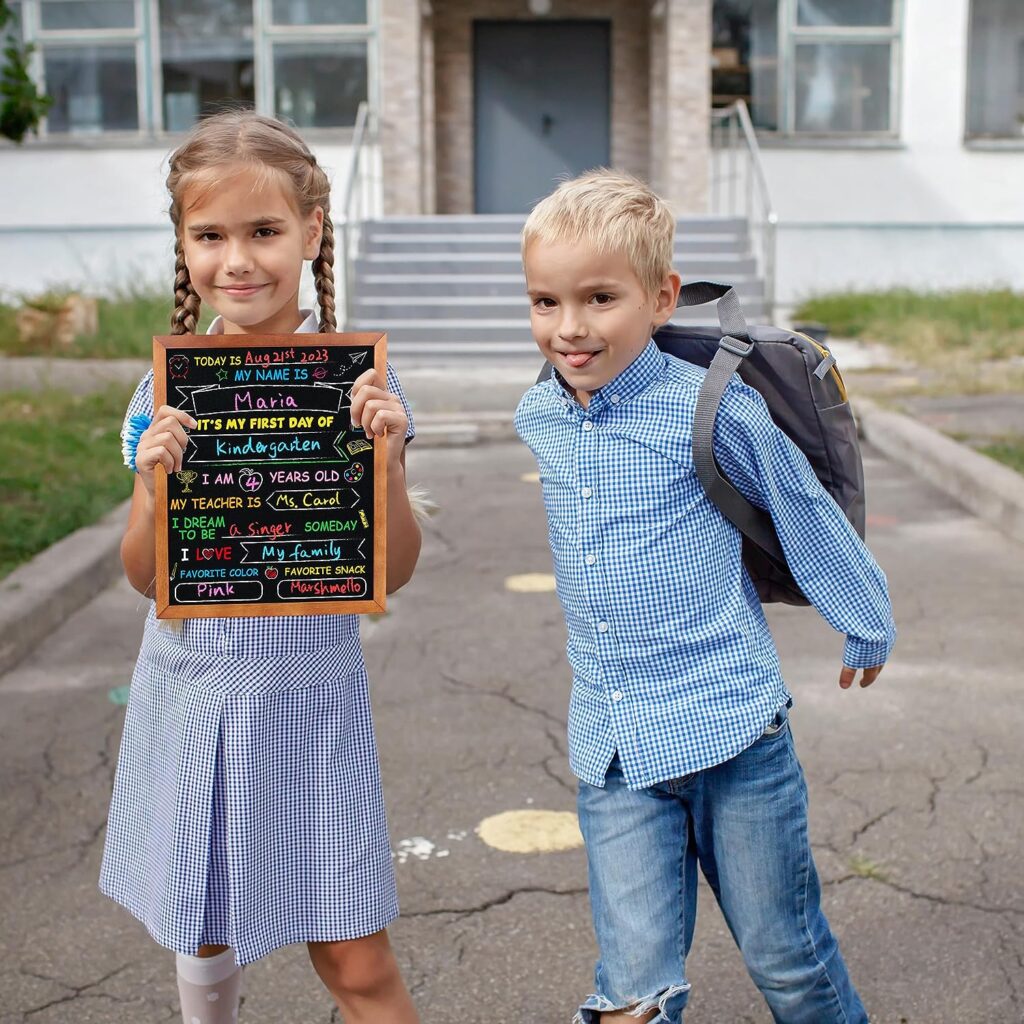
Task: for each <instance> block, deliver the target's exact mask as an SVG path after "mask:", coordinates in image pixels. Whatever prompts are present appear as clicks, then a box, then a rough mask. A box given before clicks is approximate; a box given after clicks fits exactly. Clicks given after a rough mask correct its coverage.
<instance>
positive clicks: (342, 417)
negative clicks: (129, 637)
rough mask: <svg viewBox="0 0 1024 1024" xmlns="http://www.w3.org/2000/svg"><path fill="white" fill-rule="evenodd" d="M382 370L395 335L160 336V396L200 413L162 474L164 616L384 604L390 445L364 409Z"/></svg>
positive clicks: (156, 350) (159, 534) (159, 589)
mask: <svg viewBox="0 0 1024 1024" xmlns="http://www.w3.org/2000/svg"><path fill="white" fill-rule="evenodd" d="M371 367H374V368H376V369H377V372H378V375H379V379H380V380H381V381H383V380H384V379H385V375H386V370H387V337H386V335H384V334H362V333H361V334H283V335H282V334H274V335H260V336H254V335H225V334H221V335H209V336H206V335H203V336H196V335H189V334H182V335H173V336H167V337H158V338H154V339H153V376H154V386H153V395H154V400H155V407H156V408H157V409H159V408H160V406H161V405H171V406H174V407H176V408H178V409H182V410H184V411H185V412H188V413H189V414H190V415H191V416H193V417H194V418H195V420H196V421H197V423H198V427H197V428H196V429H195V430H193V431H192V432H191V433H190V435H189V440H190V443H189V445H188V448H187V450H186V452H185V457H184V462H183V465H182V468H181V472H179V473H173V474H168V473H165V472H163V471H160V472H158V473H157V474H156V484H157V487H156V565H157V577H156V613H157V615H158V616H159V617H160V618H170V619H180V618H190V617H202V616H239V615H300V614H309V613H310V612H313V613H324V612H345V613H352V612H381V611H383V610H384V608H385V592H386V585H385V546H384V537H385V530H386V510H387V492H386V486H387V461H386V460H387V448H386V445H387V442H386V439H384V438H375V439H369V438H367V437H366V436H365V434H364V433H363V431H362V429H361V428H360V429H355V430H354V429H353V428H352V422H351V415H350V405H351V402H350V396H349V391H350V389H351V387H352V383H353V382H354V381H355V379H356V377H358V376H359V375H360V374H361V373H363V372H364V371H366V370H368V369H370V368H371Z"/></svg>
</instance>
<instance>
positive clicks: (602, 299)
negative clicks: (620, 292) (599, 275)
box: [594, 292, 612, 306]
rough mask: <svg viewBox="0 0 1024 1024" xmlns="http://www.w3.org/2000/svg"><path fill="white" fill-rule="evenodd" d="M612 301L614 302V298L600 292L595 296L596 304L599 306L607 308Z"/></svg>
mask: <svg viewBox="0 0 1024 1024" xmlns="http://www.w3.org/2000/svg"><path fill="white" fill-rule="evenodd" d="M611 301H612V296H611V295H608V294H607V293H605V292H598V293H597V294H596V295H595V296H594V302H596V303H597V304H598V305H599V306H606V305H607V304H608V303H609V302H611Z"/></svg>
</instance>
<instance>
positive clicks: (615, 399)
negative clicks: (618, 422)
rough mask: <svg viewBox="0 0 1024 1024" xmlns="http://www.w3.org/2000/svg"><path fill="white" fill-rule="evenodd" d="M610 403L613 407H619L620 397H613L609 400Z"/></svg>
mask: <svg viewBox="0 0 1024 1024" xmlns="http://www.w3.org/2000/svg"><path fill="white" fill-rule="evenodd" d="M609 401H610V402H611V403H612V405H618V404H619V396H618V395H612V397H611V398H610V399H609Z"/></svg>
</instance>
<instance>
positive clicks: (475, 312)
mask: <svg viewBox="0 0 1024 1024" xmlns="http://www.w3.org/2000/svg"><path fill="white" fill-rule="evenodd" d="M689 308H690V309H694V310H698V309H702V308H703V313H702V314H698V313H694V315H693V316H691V317H690V319H702V320H705V321H706V320H709V319H710V320H714V319H715V313H714V311H713V308H712V307H711V306H709V305H706V306H704V307H699V306H694V307H689ZM763 311H764V304H763V302H762V300H761V299H760V298H752V299H750V300H749V301H746V302H744V303H743V313H744V315H745V316H747V317H749V318H753V319H756V318H758V317H760V316H762V314H763ZM478 316H479V317H480V318H482V319H486V320H518V319H520V318H526V319H529V316H530V304H529V301H528V299H527V298H526V296H525V295H523V294H520V295H518V296H505V295H472V296H466V295H441V296H434V295H421V296H407V295H399V294H395V295H380V296H369V295H366V294H365V293H363V294H361V295H359V297H358V298H357V299H356V300H355V301H354V302H353V304H352V317H353V319H356V320H374V319H376V320H392V319H400V320H419V321H430V322H436V321H438V320H470V319H475V318H476V317H478Z"/></svg>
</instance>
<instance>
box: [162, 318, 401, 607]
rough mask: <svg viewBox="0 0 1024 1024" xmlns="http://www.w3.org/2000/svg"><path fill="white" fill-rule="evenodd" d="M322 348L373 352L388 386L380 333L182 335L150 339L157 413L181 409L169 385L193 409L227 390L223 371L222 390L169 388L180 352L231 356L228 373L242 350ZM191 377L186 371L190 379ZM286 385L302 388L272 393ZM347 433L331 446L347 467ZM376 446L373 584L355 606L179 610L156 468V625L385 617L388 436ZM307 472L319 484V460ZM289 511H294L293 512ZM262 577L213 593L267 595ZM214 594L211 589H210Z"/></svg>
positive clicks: (351, 601) (296, 603)
mask: <svg viewBox="0 0 1024 1024" xmlns="http://www.w3.org/2000/svg"><path fill="white" fill-rule="evenodd" d="M322 348H326V349H347V348H364V349H372V365H373V368H374V369H376V371H377V374H378V377H379V379H380V381H382V382H384V381H386V378H387V335H386V334H384V333H376V332H374V333H345V334H266V335H252V334H237V335H235V334H220V335H193V334H179V335H163V336H159V337H154V338H153V401H154V409H159V408H160V407H161V406H162V405H176V402H178V398H177V397H176V396H175V395H174V394H173V393H172V394H170V395H169V394H168V385H169V384H171V386H172V387H174V388H182V389H184V388H188V389H189V391H190V394H189V401H190V402H192V403H194V402H195V400H196V399H195V396H194V395H193V394H191V392H211V391H217V390H221V389H220V387H219V383H221V382H223V383H227V378H226V370H224V371H223V372H224V373H225V377H224V378H220V377H219V374H220V372H222V371H220V370H218V371H217V373H218V384H203V385H198V386H197V385H185V384H180V385H178V384H174V383H173V381H169V380H168V362H169V360H170V358H171V354H172V353H176V352H178V350H184V351H183V352H182V353H181V354H182V355H184V356H186V357H188V356H189V353H193V352H195V350H197V349H199V350H204V352H203V354H204V355H205V351H206V350H208V351H209V352H211V353H213V354H215V357H216V358H219V357H220V356H222V355H223V356H227V357H228V362H227V363H225V364H221V365H222V366H227V365H231V362H230V360H231V358H232V357H233V355H234V353H235V352H237V350H240V349H245V350H247V353H248V352H251V351H253V350H259V349H269V350H274V349H283V350H289V349H291V350H297V351H302V352H304V353H305V352H308V351H309V350H317V349H322ZM196 355H199V354H198V353H196ZM192 358H195V356H192ZM245 358H246V359H248V358H249V356H248V354H247V355H246V357H245ZM358 358H359V356H358V354H354V355H353V356H352V357H351V367H354V366H355V365H356V360H357V359H358ZM329 361H330V359H329V357H328V358H327V359H326V360H325V366H324V369H325V370H326V363H329ZM274 362H275V363H277V362H281V361H280V360H274ZM179 365H181V366H187V367H190V366H191V363H190V362H189V360H188V358H186V360H185V362H184V363H180V364H179ZM235 365H236V366H237V365H238V364H235ZM268 365H269V363H267V364H264V368H266V367H267V366H268ZM282 365H288V366H298V365H307V366H313V365H314V362H313V361H310V362H308V363H306V360H305V357H304V358H303V360H299V361H297V362H294V363H287V364H283V363H282ZM258 366H259V364H258V362H254V363H248V364H247V368H249V369H253V368H256V367H258ZM368 368H369V367H368V366H366V365H360V367H359V369H358V371H355V370H354V369H353V370H352V372H353V379H354V377H356V376H358V375H359V374H360V373H363V372H364V371H365V370H366V369H368ZM345 369H346V372H347V371H348V370H349V369H350V367H346V368H345ZM187 372H188V371H187V370H186V373H187ZM296 372H297V371H296ZM339 372H340V371H339ZM290 375H291V371H289V376H290ZM172 376H173V368H172ZM259 379H260V378H259V376H257V381H258V380H259ZM236 380H237V376H236ZM339 383H350V382H346V381H339ZM319 384H320V382H319V381H315V382H313V383H306V384H303V385H302V387H304V388H306V389H307V391H308V390H309V389H311V388H312V387H315V386H318V385H319ZM289 385H290V386H292V387H298V386H299V382H298V381H286V382H283V383H279V384H276V385H275V388H276V390H278V391H279V392H285V391H287V389H288V387H289ZM236 386H237V385H229V387H232V388H233V387H236ZM251 386H252V387H256V386H259V385H257V384H253V385H251ZM322 386H324V387H326V388H330V383H329V382H327V383H325V384H323V385H322ZM384 386H386V385H384ZM224 390H227V388H225V389H224ZM338 390H342V397H341V398H340V399H339V400H338V402H339V407H338V412H339V414H340V413H341V412H342V411H344V409H345V408H347V405H346V404H344V403H345V401H346V400H348V399H349V395H348V391H347V390H343V389H340V388H339V389H338ZM182 393H183V392H179V394H182ZM258 401H259V399H258ZM182 404H184V403H182ZM235 405H236V409H237V399H236V401H235ZM257 408H258V409H260V410H262V409H263V408H264V407H263V406H258V407H257ZM293 408H295V409H296V412H297V413H298V412H301V411H302V410H301V407H298V406H294V407H293ZM187 411H189V412H190V414H192V415H195V413H196V409H195V407H193V408H192V409H188V410H187ZM307 411H308V410H307ZM282 412H283V410H282ZM246 415H248V413H246ZM196 418H197V420H200V422H201V426H202V418H201V417H199V416H197V417H196ZM252 418H253V417H252V416H250V421H251V420H252ZM266 418H267V419H273V418H275V417H269V416H268V417H266ZM324 418H326V417H324ZM281 419H282V420H283V419H284V416H283V415H282V416H281ZM258 429H259V428H257V427H252V426H250V428H249V431H250V433H251V432H252V431H254V430H258ZM324 429H325V430H327V431H328V432H331V433H333V432H334V430H335V429H337V428H336V427H328V428H324ZM345 433H346V431H344V430H342V431H341V433H339V434H338V437H337V438H336V439H335V441H334V447H335V450H336V451H337V452H338V453H339V454H341V455H342V456H343V460H342V461H343V462H347V461H349V460H348V456H347V455H345V454H344V452H342V451H341V449H340V448H338V447H337V445H338V443H339V442H340V440H341V437H342V436H343V435H344V434H345ZM206 434H207V432H206V431H205V430H196V431H194V432H193V434H192V437H193V439H198V438H202V437H203V436H206ZM209 436H211V437H213V436H215V435H213V434H210V435H209ZM368 440H369V439H363V442H364V443H365V441H368ZM194 443H198V442H197V441H195V442H194ZM351 443H353V444H357V445H358V444H359V443H360V442H359V440H358V439H356V440H355V441H353V442H351ZM371 443H372V448H373V452H372V454H373V460H372V466H373V480H372V501H373V510H372V518H371V519H370V521H369V529H370V530H371V533H372V541H373V548H372V550H373V564H372V566H371V567H370V568H371V572H370V573H369V574H367V575H368V576H369V579H367V580H364V581H363V582H364V583H365V584H367V586H366V590H367V593H366V596H365V597H362V598H359V599H357V598H333V599H332V598H317V599H313V600H301V599H298V598H289V599H284V598H281V597H278V599H276V600H275V601H271V602H264V601H262V600H246V599H243V598H234V599H232V598H230V597H225V598H224V599H222V600H220V601H217V600H209V601H201V600H194V601H188V602H182V601H177V600H174V601H172V594H171V576H172V573H174V574H176V573H177V570H178V564H177V563H176V564H175V565H174V566H173V569H172V566H171V557H170V556H169V549H170V546H171V543H172V540H171V535H170V530H171V523H170V522H169V519H170V517H171V512H172V510H171V509H170V506H169V501H170V498H171V494H170V491H171V487H170V485H169V481H168V474H167V472H166V471H165V470H163V468H162V467H157V472H156V614H157V617H158V618H163V619H184V618H193V617H195V618H211V617H217V618H234V617H241V616H246V617H248V616H270V615H308V614H331V613H333V614H359V613H379V612H383V611H385V610H386V594H387V546H386V536H387V475H388V474H387V444H388V441H387V437H386V436H384V437H375V438H373V439H372V442H371ZM191 447H192V446H191V445H190V451H191ZM349 450H350V451H351V449H349ZM187 460H188V455H186V463H185V465H187ZM249 461H251V462H253V463H257V462H259V461H260V460H259V459H251V460H249ZM332 461H334V462H337V460H332ZM303 464H304V465H305V466H306V467H308V469H309V470H310V471H313V472H314V476H315V473H316V472H317V470H316V466H317V462H316V460H315V459H307V460H303ZM185 465H183V467H182V471H183V472H184V471H185ZM223 465H227V463H225V464H223ZM231 465H239V464H238V463H232V464H231ZM278 465H280V466H288V465H294V462H288V461H285V460H282V461H281V462H279V463H278ZM353 468H354V467H353ZM189 472H194V471H191V470H190V471H189ZM210 472H213V469H212V468H211V471H210ZM204 475H208V474H204ZM220 475H221V476H223V475H225V474H223V472H222V473H221V474H220ZM176 476H177V474H176ZM238 476H239V482H240V481H241V479H242V478H243V477H244V478H245V479H248V478H249V477H250V476H260V478H261V481H262V474H261V473H259V472H255V473H254V472H252V471H251V470H250V473H249V474H248V475H246V474H245V473H244V471H242V470H239V472H238ZM346 479H347V477H346ZM180 482H181V481H180V478H179V483H180ZM194 482H195V477H193V478H192V479H190V480H187V481H186V482H185V483H184V484H183V486H184V487H189V486H191V484H192V483H194ZM351 489H353V490H354V487H353V488H351ZM186 493H189V492H186ZM275 493H276V494H281V493H284V492H281V491H279V492H272V493H271V495H270V496H269V498H268V502H269V499H270V498H273V497H274V495H275ZM310 493H312V492H310ZM357 496H358V495H357ZM246 500H247V501H250V502H251V501H252V500H253V499H252V498H251V497H249V498H247V499H246ZM193 504H195V502H193ZM246 507H257V506H246ZM258 507H261V508H262V507H263V506H262V499H260V504H259V506H258ZM290 507H294V506H290ZM354 507H355V505H353V506H352V508H354ZM184 509H185V506H182V507H181V510H184ZM362 511H363V510H362V509H360V512H362ZM265 513H266V509H264V514H265ZM305 514H309V513H305ZM256 518H258V517H256ZM359 518H360V519H363V518H364V517H362V516H359ZM250 528H251V524H250ZM364 528H365V520H364ZM204 536H205V534H204ZM275 537H276V535H274V534H272V535H270V543H273V542H274V538H275ZM236 538H237V540H238V541H239V542H242V541H245V540H252V539H254V538H255V539H259V540H262V541H263V542H264V543H267V542H266V539H265V537H263V536H262V535H258V534H251V533H250V534H233V535H232V537H231V539H232V540H234V539H236ZM210 539H211V540H213V539H214V538H210ZM227 539H228V538H217V540H220V541H222V542H223V541H224V540H227ZM327 542H328V543H330V542H331V538H327ZM175 543H178V539H177V538H176V539H175ZM277 543H283V544H290V543H295V544H296V545H298V544H299V543H301V542H299V541H291V540H288V541H283V542H282V541H279V540H278V541H277ZM243 548H245V545H244V544H243ZM225 550H226V549H225V548H223V547H222V548H217V549H213V548H211V549H203V552H204V553H205V552H206V551H210V552H216V553H217V557H223V556H222V555H221V552H224V551H225ZM265 550H266V548H265V547H264V551H265ZM293 551H294V554H295V555H296V556H297V555H298V553H299V549H298V547H296V548H295V549H293ZM182 553H183V555H185V554H187V551H186V550H183V552H182ZM196 554H197V555H199V554H200V551H199V549H197V550H196ZM248 555H249V551H248V549H245V550H244V552H243V561H244V560H245V559H246V558H248ZM320 561H324V560H323V559H321V560H320ZM259 564H261V565H266V562H265V561H262V560H261V561H260V563H259ZM341 568H343V567H342V566H340V565H339V566H335V569H336V570H337V569H341ZM190 571H191V570H190ZM223 571H224V572H225V573H226V572H227V571H228V570H227V568H226V567H224V570H223ZM261 571H262V573H263V578H261V579H259V580H248V581H247V580H245V579H243V580H239V581H237V582H236V583H234V584H232V585H227V586H224V587H220V588H215V589H220V590H226V591H227V593H228V594H230V593H232V592H233V590H234V588H235V587H238V586H242V585H244V584H245V583H246V582H249V583H257V582H258V583H259V585H260V593H261V594H262V593H263V587H264V586H265V585H266V580H267V579H271V571H270V567H269V566H268V567H267V568H266V569H263V570H261ZM247 572H252V566H250V567H249V568H248V569H247ZM356 578H357V577H347V579H356ZM220 579H221V580H223V579H224V578H223V577H221V578H220ZM277 579H278V573H274V575H273V578H272V579H271V582H272V583H273V582H274V581H276V580H277ZM286 582H292V584H293V586H294V584H295V581H294V580H291V581H290V580H287V579H286V578H285V576H284V575H282V576H281V579H280V581H279V582H276V583H275V584H274V585H275V590H276V592H277V593H278V594H279V595H280V590H281V587H282V586H283V585H284V584H285V583H286ZM320 582H329V581H327V580H321V579H319V578H318V579H309V578H307V583H320ZM332 582H333V583H334V585H335V586H336V587H337V586H342V585H343V582H342V581H339V580H334V581H332ZM197 586H199V585H198V584H197ZM210 586H212V584H211V585H210ZM179 588H180V584H177V585H176V588H175V589H176V590H177V589H179ZM204 592H205V587H204V588H203V589H202V590H197V594H199V593H204ZM217 596H220V597H224V595H221V594H218V595H217Z"/></svg>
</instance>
